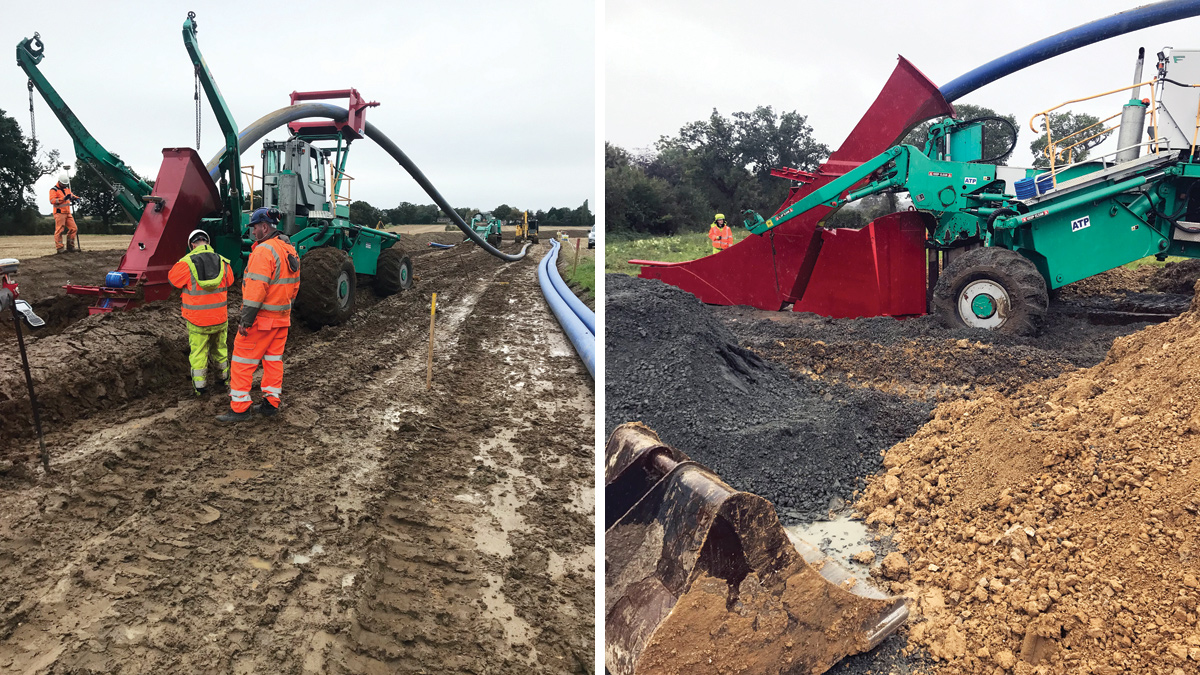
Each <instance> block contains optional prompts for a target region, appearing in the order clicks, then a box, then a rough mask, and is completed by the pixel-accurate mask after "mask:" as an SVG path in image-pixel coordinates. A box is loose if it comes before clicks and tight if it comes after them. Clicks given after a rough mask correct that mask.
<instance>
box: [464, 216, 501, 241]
mask: <svg viewBox="0 0 1200 675" xmlns="http://www.w3.org/2000/svg"><path fill="white" fill-rule="evenodd" d="M502 226H503V223H502V222H501V221H500V219H499V218H496V217H495V216H493V215H492V214H490V213H476V214H475V215H474V217H472V218H471V229H472V230H475V233H476V234H478V235H479V236H480V237H483V238H484V240H486V241H487V243H489V244H491V245H492V246H499V245H500V240H501V236H500V228H501V227H502ZM463 241H467V239H463Z"/></svg>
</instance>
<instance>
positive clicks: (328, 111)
mask: <svg viewBox="0 0 1200 675" xmlns="http://www.w3.org/2000/svg"><path fill="white" fill-rule="evenodd" d="M349 114H350V113H349V112H348V111H347V110H346V109H345V108H343V107H341V106H336V105H333V104H332V103H299V104H297V105H290V106H287V107H284V108H280V109H279V110H276V111H274V112H271V113H267V114H266V115H263V116H262V117H260V118H258V119H257V120H255V121H254V122H252V123H251V124H250V126H248V127H245V128H244V129H242V130H241V131H240V132H238V150H239V151H240V152H245V151H246V150H248V149H249V148H250V146H252V145H254V144H255V143H257V142H258V141H260V140H261V139H262V137H263V136H266V135H267V134H268V133H270V132H271V131H274V130H275V129H278V128H279V127H281V126H283V125H285V124H287V123H288V122H295V121H297V120H302V119H307V118H311V117H325V118H328V119H331V120H337V119H345V118H346V117H348V116H349ZM365 133H366V135H367V138H370V139H371V140H373V141H375V143H377V144H378V145H379V147H381V148H383V149H384V151H385V152H387V153H388V154H389V155H391V156H392V159H394V160H396V163H397V164H399V165H400V166H402V167H404V170H405V171H407V172H408V175H410V176H412V178H413V180H415V181H417V184H418V185H420V186H421V189H423V190H425V194H427V195H429V197H430V198H431V199H433V201H434V203H435V204H437V205H438V206H439V207H440V208H441V209H442V211H443V212H445V214H446V216H448V217H449V218H450V221H451V222H453V223H454V224H455V225H456V226H458V229H460V230H462V231H463V234H465V235H467V237H468V238H470V239H471V241H473V242H475V243H476V244H478V245H479V247H480V248H482V249H483V250H485V251H487V252H488V253H490V254H492V255H494V256H496V257H497V258H500V259H501V260H506V261H508V262H514V261H517V260H520V259H522V258H524V257H525V252H526V251H527V250H528V249H529V246H530V245H531V244H530V243H526V244H525V246H523V247H522V248H521V252H520V253H518V254H516V255H513V254H511V253H504V252H503V251H501V250H499V249H497V248H496V247H494V246H492V245H491V244H489V243H487V241H486V240H485V239H484V238H483V237H481V236H479V234H478V233H477V232H475V230H473V229H471V226H470V225H468V224H467V223H466V221H464V220H463V219H462V216H460V215H458V212H457V211H455V210H454V208H453V207H451V206H450V203H449V202H447V201H446V199H445V197H442V194H441V193H440V192H438V191H437V188H435V187H434V186H433V183H431V182H429V179H428V178H426V177H425V174H424V173H422V172H421V170H420V169H419V168H417V165H416V164H413V161H412V160H411V159H409V158H408V155H406V154H404V151H403V150H401V149H400V147H399V146H398V145H396V144H395V143H393V142H392V139H390V138H388V137H387V135H386V134H384V133H383V132H382V131H380V130H379V129H377V128H376V127H375V125H373V124H371V123H370V122H367V126H366V130H365ZM222 154H224V151H222V152H220V153H217V156H216V157H213V158H212V159H211V160H209V162H208V164H207V165H206V167H205V168H207V169H208V174H209V176H211V177H212V179H213V180H214V181H215V180H217V177H218V175H219V174H220V167H219V164H220V161H221V155H222Z"/></svg>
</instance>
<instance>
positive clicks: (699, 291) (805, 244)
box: [629, 57, 954, 318]
mask: <svg viewBox="0 0 1200 675" xmlns="http://www.w3.org/2000/svg"><path fill="white" fill-rule="evenodd" d="M953 111H954V109H953V108H952V107H951V106H950V104H949V103H947V102H946V100H945V99H944V98H943V97H942V95H941V93H939V92H938V88H937V86H936V85H934V84H933V82H931V81H930V80H929V78H927V77H925V75H923V74H922V73H921V71H919V70H917V68H916V67H915V66H913V65H912V64H911V63H909V61H908V60H907V59H905V58H904V57H900V62H899V63H898V64H897V66H896V69H895V70H894V71H893V72H892V76H891V77H890V78H889V79H888V81H887V84H885V85H884V88H883V91H881V92H880V94H879V96H878V97H877V98H876V99H875V102H874V103H873V104H872V105H871V107H870V109H868V110H867V113H866V114H865V115H864V116H863V118H862V119H861V120H860V121H859V123H858V125H857V126H855V127H854V130H853V131H851V132H850V136H849V137H848V138H847V139H846V140H845V142H843V143H842V146H841V147H840V148H838V149H837V150H836V151H835V152H834V153H833V154H832V155H831V156H830V157H829V159H828V160H827V161H826V162H825V163H824V164H822V165H821V166H820V168H819V169H817V171H816V172H815V173H813V174H805V173H804V172H798V171H794V172H791V173H792V174H795V175H796V176H797V177H798V178H799V180H801V181H803V182H804V184H802V185H800V186H798V187H796V188H794V189H793V190H792V191H791V193H790V194H789V195H788V198H787V200H786V201H785V202H784V203H783V205H781V206H780V207H779V209H778V210H777V211H776V213H778V212H780V211H783V210H784V209H786V208H787V207H788V206H790V205H791V204H792V203H794V202H795V201H797V200H799V199H801V198H803V197H804V196H806V195H808V194H809V193H811V192H813V191H814V190H816V189H818V188H820V187H821V186H823V185H825V184H826V183H829V182H830V181H832V180H833V179H835V178H838V177H839V176H842V175H844V174H845V173H847V172H849V171H851V170H853V169H854V168H856V167H857V166H859V165H860V164H862V163H863V162H866V161H867V160H869V159H871V158H873V157H875V156H876V155H878V154H879V153H881V152H883V151H884V150H887V149H888V148H890V147H892V146H893V145H895V144H896V143H897V142H898V141H899V140H900V139H902V138H903V137H904V134H906V133H908V131H909V130H910V129H912V128H913V127H914V126H916V125H917V124H919V123H920V122H922V121H924V120H927V119H930V118H932V117H938V116H941V115H949V114H952V113H953ZM785 175H786V174H785ZM830 211H831V209H829V208H828V207H818V208H815V209H812V210H811V211H808V212H807V213H805V214H803V215H801V216H799V217H797V218H793V219H792V220H790V221H788V222H786V223H784V224H783V225H780V226H779V227H776V228H774V229H773V230H771V231H770V232H768V233H767V234H765V235H762V236H751V237H747V238H745V239H743V240H742V241H740V242H738V243H737V244H735V245H733V246H731V247H729V248H728V249H726V250H724V251H722V252H720V253H718V254H716V255H711V256H707V257H704V258H700V259H699V260H692V261H689V262H681V263H663V262H656V261H651V260H631V261H629V262H630V263H632V264H635V265H641V266H642V271H641V274H640V276H641V277H642V278H644V279H660V280H662V281H664V282H666V283H668V284H671V285H672V286H678V287H679V288H681V289H683V290H685V291H687V292H689V293H692V294H693V295H695V296H696V297H698V298H699V299H700V300H701V301H703V302H706V303H709V304H714V305H750V306H752V307H757V308H759V309H766V310H772V311H776V310H779V309H782V308H783V307H784V306H785V305H788V304H791V305H792V309H793V310H794V311H797V312H816V313H818V314H822V315H824V316H832V317H836V318H855V317H861V316H911V315H918V314H924V313H925V311H926V302H925V297H926V296H925V273H926V259H925V236H926V233H925V221H924V218H923V217H922V216H921V215H920V214H918V213H916V212H902V213H895V214H892V215H890V216H886V217H884V218H880V219H877V220H876V221H874V222H872V223H871V224H869V225H867V226H866V227H863V228H861V229H857V230H849V229H846V230H843V229H838V230H826V229H824V228H821V227H818V225H819V223H820V222H821V221H822V220H823V219H824V218H825V217H826V216H827V215H829V213H830Z"/></svg>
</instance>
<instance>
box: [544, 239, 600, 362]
mask: <svg viewBox="0 0 1200 675" xmlns="http://www.w3.org/2000/svg"><path fill="white" fill-rule="evenodd" d="M552 243H554V244H555V245H554V247H552V248H551V249H550V252H549V253H547V254H546V255H545V256H543V257H542V261H541V262H540V263H538V285H539V286H541V287H542V295H544V296H546V304H548V305H550V311H552V312H554V317H555V318H556V319H558V323H559V325H560V326H562V329H563V332H564V333H566V334H567V339H569V340H570V341H571V345H572V346H573V347H575V353H577V354H579V358H580V359H582V360H583V365H585V366H587V370H588V374H589V375H591V376H592V379H593V380H594V379H596V336H595V335H594V334H592V333H591V332H589V331H588V329H587V326H586V325H584V323H583V321H582V320H581V319H580V318H579V317H578V316H576V314H575V312H573V311H571V308H570V307H569V306H568V305H567V301H566V300H565V299H563V297H562V296H561V295H560V294H559V292H558V288H557V287H556V285H555V283H554V282H553V281H551V279H552V278H554V277H557V276H558V268H557V267H555V266H554V265H553V262H554V261H553V258H554V257H555V256H556V255H557V253H558V245H557V244H558V242H552ZM561 281H562V279H559V282H561ZM567 293H568V295H570V296H571V297H574V295H575V294H574V293H571V292H570V291H567Z"/></svg>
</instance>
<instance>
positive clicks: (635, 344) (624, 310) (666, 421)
mask: <svg viewBox="0 0 1200 675" xmlns="http://www.w3.org/2000/svg"><path fill="white" fill-rule="evenodd" d="M605 283H606V287H605V288H606V294H607V296H606V301H605V302H606V304H605V317H606V321H607V324H606V329H605V349H606V352H605V353H606V366H605V368H606V373H607V375H606V378H607V382H608V384H607V387H606V403H605V410H606V415H607V417H606V420H607V425H608V428H607V429H606V434H610V433H612V430H613V429H614V428H615V427H616V426H617V425H619V424H622V423H624V422H633V421H640V422H644V423H645V424H647V425H648V426H650V427H651V428H653V429H655V430H656V431H657V432H658V434H659V436H660V437H661V438H662V439H663V441H664V442H666V443H669V444H672V445H675V446H677V447H680V448H686V451H687V452H688V454H690V455H691V456H692V457H693V458H694V459H695V460H696V461H698V462H700V463H702V464H704V465H706V466H708V467H709V468H711V469H712V470H713V471H715V472H716V473H717V474H718V475H720V476H721V478H722V479H724V480H725V481H726V482H727V483H729V484H730V485H732V486H733V487H735V488H737V489H739V490H744V491H747V492H753V493H755V494H758V495H760V496H762V497H765V498H767V499H769V500H770V501H772V502H773V503H774V504H775V507H776V509H777V510H778V511H779V513H780V515H781V518H782V519H784V520H795V519H807V520H811V519H814V518H823V517H825V516H826V514H827V512H828V510H829V509H830V508H831V507H834V508H836V507H837V506H838V504H839V502H845V501H847V500H849V499H850V498H851V496H852V494H853V493H854V491H855V489H856V488H859V487H861V485H862V482H861V481H862V478H861V477H863V476H868V475H871V474H873V473H875V472H876V471H878V470H879V468H880V451H881V450H882V449H884V448H886V447H888V446H890V445H891V444H893V443H895V442H897V441H898V440H900V439H903V438H905V437H907V436H908V435H909V434H910V433H912V431H913V430H915V429H917V428H918V427H919V426H920V425H921V424H923V423H924V422H925V421H926V420H928V415H929V410H930V408H931V404H927V403H924V402H921V401H915V400H912V399H908V398H902V397H898V396H889V395H886V394H883V393H880V392H876V391H870V390H864V389H856V388H851V387H846V386H843V385H839V384H830V383H821V382H815V381H811V380H807V379H801V380H793V379H792V378H791V377H789V375H788V374H787V371H786V370H784V369H782V368H780V367H778V366H775V365H773V364H771V363H768V362H766V361H764V360H763V359H761V358H760V357H758V356H757V355H756V354H754V353H753V352H751V351H749V350H747V349H744V348H743V347H741V346H739V344H738V342H737V339H736V338H735V337H734V335H733V334H732V333H731V332H730V331H729V330H728V329H727V328H725V327H724V326H723V325H721V323H720V322H719V321H718V320H717V319H716V318H715V317H714V316H713V315H712V313H711V312H710V311H709V309H708V308H707V307H705V306H704V305H703V304H701V303H700V301H699V300H697V299H696V297H695V296H693V295H691V294H690V293H686V292H684V291H681V290H679V289H677V288H675V287H673V286H668V285H667V284H664V283H662V282H659V281H650V280H645V279H635V278H632V277H627V276H625V275H620V274H609V275H607V276H606V279H605Z"/></svg>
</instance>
